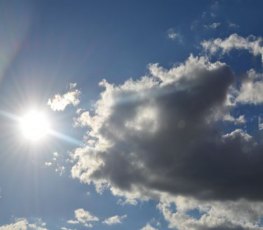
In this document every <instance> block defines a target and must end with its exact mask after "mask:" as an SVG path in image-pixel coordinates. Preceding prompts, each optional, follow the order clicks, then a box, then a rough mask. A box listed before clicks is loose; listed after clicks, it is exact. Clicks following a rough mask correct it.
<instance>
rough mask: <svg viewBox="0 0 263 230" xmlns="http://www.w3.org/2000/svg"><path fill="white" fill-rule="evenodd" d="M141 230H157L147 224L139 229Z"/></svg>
mask: <svg viewBox="0 0 263 230" xmlns="http://www.w3.org/2000/svg"><path fill="white" fill-rule="evenodd" d="M141 230H158V229H157V228H154V227H153V226H151V225H150V224H149V223H147V224H146V225H145V226H144V227H142V228H141Z"/></svg>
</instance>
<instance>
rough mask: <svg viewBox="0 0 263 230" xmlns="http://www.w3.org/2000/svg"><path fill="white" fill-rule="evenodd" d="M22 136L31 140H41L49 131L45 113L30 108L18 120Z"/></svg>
mask: <svg viewBox="0 0 263 230" xmlns="http://www.w3.org/2000/svg"><path fill="white" fill-rule="evenodd" d="M19 125H20V129H21V132H22V134H23V136H24V137H25V138H26V139H28V140H29V141H32V142H37V141H40V140H42V139H43V138H44V137H46V136H47V135H48V133H49V132H50V122H49V119H48V117H47V116H46V114H45V113H43V112H41V111H37V110H31V111H29V112H27V113H26V114H25V115H23V116H22V117H21V119H20V122H19Z"/></svg>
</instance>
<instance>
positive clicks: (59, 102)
mask: <svg viewBox="0 0 263 230" xmlns="http://www.w3.org/2000/svg"><path fill="white" fill-rule="evenodd" d="M75 87H76V83H71V84H70V91H69V92H67V93H65V94H63V95H60V94H56V95H55V96H54V97H53V98H52V99H49V100H48V103H47V104H48V105H49V106H50V108H51V109H52V110H54V111H63V110H65V108H66V107H67V106H68V105H73V106H77V105H78V104H79V102H80V101H79V96H80V91H79V90H77V89H75Z"/></svg>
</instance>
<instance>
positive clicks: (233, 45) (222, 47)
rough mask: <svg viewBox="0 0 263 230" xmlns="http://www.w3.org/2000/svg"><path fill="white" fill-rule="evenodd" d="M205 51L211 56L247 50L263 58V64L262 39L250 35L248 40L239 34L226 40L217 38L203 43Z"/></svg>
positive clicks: (232, 35)
mask: <svg viewBox="0 0 263 230" xmlns="http://www.w3.org/2000/svg"><path fill="white" fill-rule="evenodd" d="M201 46H202V47H203V49H204V50H205V51H207V52H209V53H211V54H215V53H217V52H219V51H221V52H222V53H223V54H225V53H228V52H230V51H231V50H233V49H236V50H247V51H248V52H249V53H251V54H252V55H254V56H261V59H262V62H263V47H262V38H261V37H255V36H253V35H250V36H248V37H246V38H244V37H242V36H239V35H238V34H231V35H230V36H229V37H227V38H225V39H221V38H216V39H211V40H205V41H203V42H202V43H201Z"/></svg>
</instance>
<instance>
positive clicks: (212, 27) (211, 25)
mask: <svg viewBox="0 0 263 230" xmlns="http://www.w3.org/2000/svg"><path fill="white" fill-rule="evenodd" d="M220 26H221V23H220V22H213V23H211V24H209V25H205V26H204V27H205V28H206V29H213V30H215V29H217V28H219V27H220Z"/></svg>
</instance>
